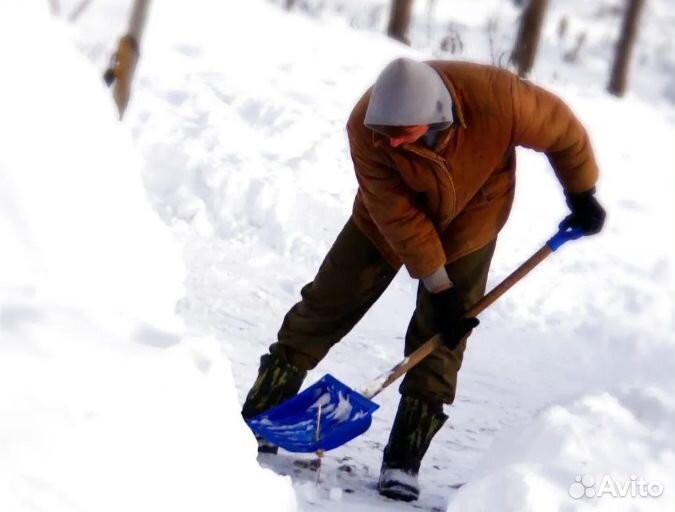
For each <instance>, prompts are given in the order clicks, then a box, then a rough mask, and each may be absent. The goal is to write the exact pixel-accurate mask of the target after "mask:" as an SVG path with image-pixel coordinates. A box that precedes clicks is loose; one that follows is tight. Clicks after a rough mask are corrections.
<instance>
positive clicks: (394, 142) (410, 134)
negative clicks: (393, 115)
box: [388, 124, 429, 148]
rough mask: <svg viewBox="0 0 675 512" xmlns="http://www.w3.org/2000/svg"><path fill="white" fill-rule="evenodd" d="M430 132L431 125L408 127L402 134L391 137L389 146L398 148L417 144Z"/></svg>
mask: <svg viewBox="0 0 675 512" xmlns="http://www.w3.org/2000/svg"><path fill="white" fill-rule="evenodd" d="M428 131H429V125H427V124H416V125H413V126H406V127H405V128H404V129H403V130H402V132H401V133H397V134H396V135H389V136H388V138H389V145H390V146H391V147H392V148H397V147H399V146H400V145H401V144H405V143H408V144H412V143H414V142H417V141H418V140H419V139H420V138H421V137H422V136H423V135H424V134H425V133H427V132H428Z"/></svg>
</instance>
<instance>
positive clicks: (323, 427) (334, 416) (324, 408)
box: [247, 228, 583, 453]
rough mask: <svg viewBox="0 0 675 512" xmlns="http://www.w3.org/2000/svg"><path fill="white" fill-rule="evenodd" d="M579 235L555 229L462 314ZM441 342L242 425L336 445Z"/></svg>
mask: <svg viewBox="0 0 675 512" xmlns="http://www.w3.org/2000/svg"><path fill="white" fill-rule="evenodd" d="M581 236H583V233H582V232H581V230H580V229H569V228H561V229H560V231H558V233H557V234H556V235H555V236H553V238H551V239H550V240H549V241H548V242H546V244H545V245H544V246H543V247H542V248H541V249H539V250H538V251H537V252H536V253H535V254H534V255H532V257H530V259H528V260H527V261H526V262H525V263H523V264H522V265H521V266H520V267H518V269H516V271H515V272H513V273H512V274H511V275H510V276H509V277H507V278H506V279H504V281H502V282H501V283H500V284H499V285H497V286H496V287H495V288H494V289H493V290H492V291H490V293H488V294H487V295H486V296H485V297H483V298H482V299H481V300H480V301H478V303H477V304H475V305H474V306H472V307H471V308H469V310H468V311H467V312H466V316H468V317H475V316H477V315H478V314H480V313H481V312H482V311H483V310H484V309H485V308H487V307H488V306H490V305H491V304H492V303H493V302H495V301H496V300H497V299H498V298H499V297H501V296H502V295H503V294H504V293H505V292H506V291H507V290H508V289H509V288H511V287H512V286H513V285H514V284H516V283H517V282H518V281H520V280H521V279H522V278H523V277H525V276H526V275H527V274H528V273H529V272H530V271H531V270H532V269H533V268H534V267H536V266H537V265H538V264H539V263H541V262H542V261H543V260H544V259H545V258H546V257H547V256H549V255H550V254H551V253H553V252H554V251H556V250H557V249H558V248H559V247H560V246H562V245H563V244H564V243H565V242H568V241H570V240H576V239H578V238H580V237H581ZM442 344H443V341H442V340H441V337H440V336H439V335H438V334H437V335H435V336H433V337H432V338H430V339H429V340H428V341H427V342H426V343H424V345H422V346H421V347H419V348H418V349H417V350H416V351H415V352H413V353H412V354H410V356H408V357H406V358H405V359H403V361H401V362H400V363H398V364H397V365H396V366H394V367H393V368H392V369H391V370H389V371H388V372H386V373H384V374H382V375H380V376H379V377H378V378H377V379H375V380H374V381H373V382H372V383H371V384H370V385H368V386H367V387H366V388H364V389H362V390H361V391H360V392H357V391H354V390H353V389H351V388H350V387H349V386H347V385H345V384H343V383H342V382H340V381H339V380H337V379H336V378H335V377H333V376H332V375H330V374H326V375H324V376H323V377H322V378H321V379H320V380H319V381H317V382H315V383H314V384H312V385H311V386H309V387H308V388H307V389H305V390H304V391H302V392H301V393H299V394H298V395H296V396H294V397H293V398H290V399H289V400H286V401H285V402H283V403H281V404H279V405H277V406H275V407H272V408H271V409H268V410H267V411H265V412H264V413H262V414H260V415H258V416H255V417H254V418H251V419H249V420H248V421H247V423H248V425H249V427H250V428H251V430H253V432H254V433H255V434H257V435H259V436H261V437H262V438H264V439H266V440H267V441H269V442H271V443H273V444H275V445H277V446H281V447H282V448H284V449H285V450H288V451H290V452H304V453H310V452H316V451H319V450H322V451H326V450H332V449H333V448H337V447H338V446H342V445H343V444H345V443H346V442H348V441H351V440H352V439H354V438H355V437H356V436H358V435H360V434H362V433H363V432H365V431H366V430H368V428H369V427H370V423H371V421H372V414H373V412H375V410H377V409H378V408H379V405H377V404H376V403H375V402H373V401H372V400H371V399H372V398H374V397H375V396H376V395H378V394H379V393H380V392H381V391H382V390H384V389H385V388H386V387H387V386H389V385H390V384H391V383H393V382H394V381H396V380H397V379H398V378H399V377H400V376H401V375H403V374H404V373H406V372H407V371H408V370H410V369H411V368H412V367H413V366H415V365H416V364H418V363H419V362H420V361H421V360H422V359H424V358H425V357H426V356H428V355H429V354H431V353H432V352H433V351H434V350H436V349H437V348H438V347H440V346H441V345H442Z"/></svg>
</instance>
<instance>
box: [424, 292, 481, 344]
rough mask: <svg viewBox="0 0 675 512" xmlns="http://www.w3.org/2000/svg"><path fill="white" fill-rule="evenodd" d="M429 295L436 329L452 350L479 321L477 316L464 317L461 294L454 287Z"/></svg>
mask: <svg viewBox="0 0 675 512" xmlns="http://www.w3.org/2000/svg"><path fill="white" fill-rule="evenodd" d="M430 296H431V309H432V311H433V313H434V322H435V325H436V329H438V331H439V332H440V333H441V337H442V338H443V343H445V345H446V346H447V347H448V348H449V349H450V350H454V349H456V348H457V345H459V342H460V341H461V340H462V338H464V336H466V335H467V334H469V332H471V329H473V328H474V327H476V326H477V325H478V324H479V323H480V322H479V321H478V319H477V318H464V304H463V301H462V296H461V294H460V293H459V291H458V290H457V288H456V287H454V286H452V287H450V288H448V289H446V290H443V291H441V292H436V293H431V294H430Z"/></svg>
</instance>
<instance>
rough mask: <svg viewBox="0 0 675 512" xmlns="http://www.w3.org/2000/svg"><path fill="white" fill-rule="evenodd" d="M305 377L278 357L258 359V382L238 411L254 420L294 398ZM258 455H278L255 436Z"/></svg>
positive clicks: (268, 443)
mask: <svg viewBox="0 0 675 512" xmlns="http://www.w3.org/2000/svg"><path fill="white" fill-rule="evenodd" d="M306 375H307V372H306V371H303V370H300V369H299V368H297V367H295V366H293V365H292V364H290V363H287V362H286V361H283V360H282V359H280V358H279V357H278V356H275V355H272V354H265V355H264V356H262V357H261V358H260V368H259V369H258V378H257V379H256V380H255V383H254V384H253V387H252V388H251V390H250V391H249V392H248V395H247V396H246V401H245V402H244V405H243V407H242V409H241V415H242V416H243V417H244V419H248V418H253V417H254V416H257V415H258V414H261V413H263V412H265V411H266V410H267V409H269V408H271V407H273V406H275V405H278V404H280V403H281V402H284V401H285V400H288V399H289V398H291V397H292V396H294V395H296V394H297V392H298V391H299V390H300V386H302V382H303V381H304V380H305V376H306ZM256 439H257V440H258V452H260V453H277V450H278V447H277V446H275V445H273V444H272V443H270V442H268V441H266V440H264V439H263V438H261V437H258V436H256Z"/></svg>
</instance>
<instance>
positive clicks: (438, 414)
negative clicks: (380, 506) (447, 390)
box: [377, 395, 448, 501]
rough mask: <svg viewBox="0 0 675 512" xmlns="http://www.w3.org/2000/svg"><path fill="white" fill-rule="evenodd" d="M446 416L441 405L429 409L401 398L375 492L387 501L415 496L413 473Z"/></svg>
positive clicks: (416, 487) (416, 483)
mask: <svg viewBox="0 0 675 512" xmlns="http://www.w3.org/2000/svg"><path fill="white" fill-rule="evenodd" d="M447 419H448V417H447V415H445V414H444V413H443V406H442V405H441V404H439V405H437V406H433V405H431V404H428V403H425V402H422V401H421V400H418V399H416V398H413V397H410V396H405V395H403V396H401V401H400V402H399V404H398V412H397V413H396V419H394V425H393V426H392V428H391V434H390V435H389V442H388V443H387V446H386V447H385V448H384V456H383V458H382V469H381V470H380V480H379V482H378V484H377V490H378V491H379V492H380V494H381V495H383V496H386V497H387V498H392V499H395V500H402V501H413V500H416V499H417V498H418V497H419V494H420V489H419V484H418V480H417V474H418V473H419V470H420V464H421V462H422V458H423V457H424V454H425V453H426V451H427V449H428V448H429V443H431V439H432V438H433V437H434V435H435V434H436V432H438V431H439V430H440V428H441V427H442V426H443V424H444V423H445V421H446V420H447Z"/></svg>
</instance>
